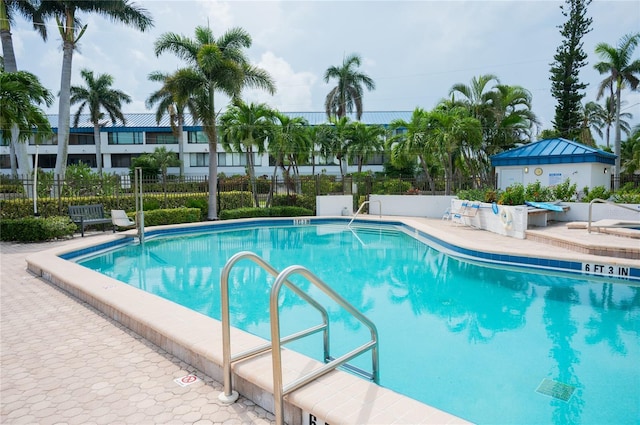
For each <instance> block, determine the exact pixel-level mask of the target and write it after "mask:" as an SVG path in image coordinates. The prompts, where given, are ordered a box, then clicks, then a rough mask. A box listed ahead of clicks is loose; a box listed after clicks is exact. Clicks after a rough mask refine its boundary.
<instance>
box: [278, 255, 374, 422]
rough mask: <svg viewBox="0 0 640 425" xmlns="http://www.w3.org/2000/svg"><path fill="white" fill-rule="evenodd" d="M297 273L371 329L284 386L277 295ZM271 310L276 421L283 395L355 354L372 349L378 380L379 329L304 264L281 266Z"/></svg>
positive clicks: (372, 358)
mask: <svg viewBox="0 0 640 425" xmlns="http://www.w3.org/2000/svg"><path fill="white" fill-rule="evenodd" d="M293 274H300V275H302V276H304V277H305V278H306V279H307V280H308V281H309V282H311V283H312V284H313V285H315V286H316V287H317V288H318V289H320V290H322V292H324V293H325V294H327V295H328V296H329V297H331V299H333V301H335V302H336V303H338V304H339V305H340V306H341V307H342V308H344V309H345V310H346V311H347V312H349V313H350V314H351V315H352V316H353V317H355V318H356V319H357V320H359V321H360V322H361V323H362V324H364V325H365V326H366V327H367V328H369V332H370V333H371V340H370V341H369V342H367V343H366V344H364V345H361V346H360V347H358V348H356V349H354V350H352V351H350V352H349V353H347V354H345V355H343V356H341V357H338V358H337V359H334V360H332V361H329V362H328V363H326V364H325V365H323V366H321V367H319V368H318V369H315V370H313V371H312V372H310V373H308V374H306V375H304V376H302V377H300V378H298V379H296V380H295V381H293V382H291V383H289V384H288V385H286V386H284V385H283V383H282V344H281V342H280V317H279V311H278V298H279V295H280V289H281V288H282V285H283V284H284V285H287V287H289V281H288V280H287V279H288V278H289V276H290V275H293ZM269 305H270V310H271V344H272V347H273V349H272V362H273V392H274V394H273V399H274V410H275V411H274V412H273V413H274V415H275V417H276V424H277V425H283V424H284V410H283V408H284V396H285V395H287V394H289V393H291V392H293V391H295V390H297V389H298V388H300V387H302V386H304V385H306V384H308V383H309V382H311V381H313V380H314V379H316V378H318V377H320V376H322V375H324V374H326V373H328V372H330V371H332V370H334V369H336V368H338V367H340V366H341V365H343V364H345V363H346V362H348V361H349V360H351V359H353V358H354V357H356V356H359V355H360V354H362V353H363V352H365V351H367V350H371V364H372V365H371V367H372V376H373V381H374V382H375V383H378V382H379V377H380V374H379V370H378V330H377V329H376V326H375V325H374V324H373V322H371V321H370V320H369V319H368V318H367V317H365V316H364V315H363V314H362V313H360V312H359V311H358V310H356V309H355V308H354V307H353V306H352V305H351V304H349V303H348V302H347V301H346V300H344V299H343V298H342V297H341V296H340V295H339V294H338V293H337V292H335V291H334V290H333V289H331V288H330V287H329V286H327V285H326V284H325V283H324V282H322V281H321V280H320V279H319V278H318V277H317V276H316V275H314V274H313V273H311V272H310V271H309V270H308V269H307V268H305V267H303V266H289V267H287V268H286V269H284V270H283V271H282V272H281V273H280V274H279V275H278V277H277V278H276V281H275V282H274V284H273V287H272V288H271V298H270V303H269Z"/></svg>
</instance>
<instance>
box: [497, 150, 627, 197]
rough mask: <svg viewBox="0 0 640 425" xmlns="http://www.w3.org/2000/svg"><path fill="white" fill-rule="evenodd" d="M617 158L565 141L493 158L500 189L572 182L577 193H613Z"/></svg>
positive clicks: (607, 153)
mask: <svg viewBox="0 0 640 425" xmlns="http://www.w3.org/2000/svg"><path fill="white" fill-rule="evenodd" d="M615 158H616V156H615V155H614V154H612V153H609V152H605V151H603V150H600V149H596V148H593V147H590V146H586V145H583V144H580V143H578V142H574V141H571V140H566V139H545V140H540V141H537V142H533V143H529V144H527V145H524V146H521V147H519V148H515V149H511V150H508V151H505V152H501V153H499V154H497V155H493V156H492V157H491V165H493V166H494V167H495V172H496V175H497V182H498V188H499V189H501V190H504V189H506V188H507V187H508V186H511V185H512V184H514V183H521V184H522V185H523V186H527V185H528V184H530V183H535V182H536V181H539V182H540V183H541V184H542V185H543V186H554V185H556V184H558V183H563V182H564V181H565V180H566V179H569V180H570V182H571V184H573V183H575V184H576V187H577V189H578V190H581V189H583V188H584V187H589V188H592V187H596V186H604V187H605V189H607V190H611V170H612V167H613V165H614V164H615Z"/></svg>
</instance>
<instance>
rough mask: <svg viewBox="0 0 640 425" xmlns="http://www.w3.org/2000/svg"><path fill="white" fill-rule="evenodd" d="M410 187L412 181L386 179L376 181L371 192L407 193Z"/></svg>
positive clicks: (383, 193)
mask: <svg viewBox="0 0 640 425" xmlns="http://www.w3.org/2000/svg"><path fill="white" fill-rule="evenodd" d="M409 189H411V183H409V182H405V181H402V180H400V179H386V180H383V181H377V182H375V183H374V184H373V188H372V190H371V192H372V193H374V194H376V195H393V194H401V193H406V192H408V191H409Z"/></svg>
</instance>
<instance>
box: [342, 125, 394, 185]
mask: <svg viewBox="0 0 640 425" xmlns="http://www.w3.org/2000/svg"><path fill="white" fill-rule="evenodd" d="M347 131H348V134H349V136H348V137H349V145H348V146H347V156H348V158H349V162H350V163H356V164H358V173H361V172H362V166H363V165H364V164H365V163H366V162H367V161H368V160H369V159H371V158H372V157H373V155H374V154H376V153H379V152H382V151H383V150H384V137H385V135H386V130H385V129H384V127H383V126H381V125H366V124H363V123H361V122H359V121H354V122H353V123H351V125H350V126H349V129H348V130H347Z"/></svg>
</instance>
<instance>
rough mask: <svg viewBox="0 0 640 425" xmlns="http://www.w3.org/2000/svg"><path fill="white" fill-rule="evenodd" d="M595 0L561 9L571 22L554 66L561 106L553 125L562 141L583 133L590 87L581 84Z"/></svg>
mask: <svg viewBox="0 0 640 425" xmlns="http://www.w3.org/2000/svg"><path fill="white" fill-rule="evenodd" d="M590 3H591V0H565V4H564V5H561V6H560V9H561V10H562V15H563V16H565V17H566V18H567V20H566V22H565V23H564V25H562V26H561V27H559V28H560V34H561V35H562V37H563V41H562V44H561V45H560V46H559V47H558V48H557V50H556V54H555V55H554V57H553V58H554V62H553V64H551V77H550V79H551V94H552V95H553V97H554V98H555V99H556V101H557V102H558V103H557V104H556V108H555V117H554V120H553V124H554V126H555V128H556V130H558V132H559V133H560V135H561V137H564V138H566V139H573V138H574V137H576V136H577V135H578V134H579V132H580V121H581V118H582V117H581V116H580V107H581V103H582V98H583V97H584V92H583V91H584V89H585V88H586V87H587V84H585V83H581V82H580V80H579V78H578V77H579V73H580V69H581V68H582V67H584V66H585V65H586V64H587V62H586V59H587V54H586V53H585V52H584V50H583V48H582V47H583V42H582V38H583V37H584V36H585V35H586V34H587V33H589V32H590V31H591V28H590V27H591V22H592V19H591V18H588V17H587V7H588V6H589V4H590Z"/></svg>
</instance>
